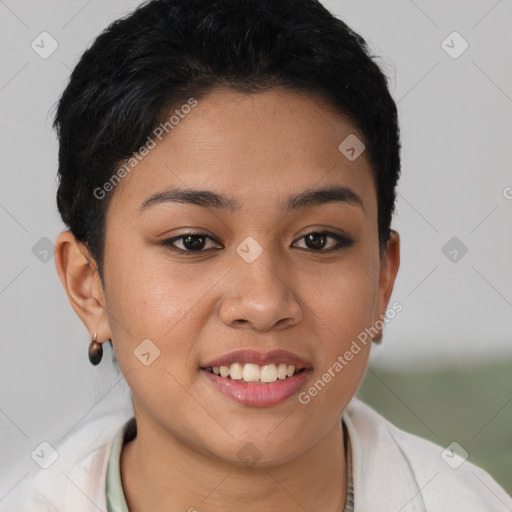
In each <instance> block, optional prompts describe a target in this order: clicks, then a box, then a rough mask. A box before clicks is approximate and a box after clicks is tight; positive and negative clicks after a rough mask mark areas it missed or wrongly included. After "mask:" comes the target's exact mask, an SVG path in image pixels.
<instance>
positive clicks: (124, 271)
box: [56, 89, 399, 512]
mask: <svg viewBox="0 0 512 512" xmlns="http://www.w3.org/2000/svg"><path fill="white" fill-rule="evenodd" d="M350 134H356V135H358V132H357V130H356V129H355V128H354V126H353V125H352V124H351V123H350V122H349V121H348V120H347V119H346V118H345V117H343V116H341V115H340V114H339V113H337V112H335V111H333V110H332V109H331V108H329V107H328V105H326V104H324V103H323V102H322V101H320V100H319V99H318V98H313V97H311V96H305V95H302V94H298V93H294V92H287V91H283V90H279V89H273V90H272V91H267V92H264V93H258V94H251V95H247V94H242V93H238V92H234V91H232V90H223V89H216V90H214V91H213V92H211V93H209V94H208V95H207V96H206V97H204V98H202V99H200V100H199V101H198V105H197V106H196V107H195V108H194V109H193V110H192V111H191V113H190V114H188V115H187V116H186V118H185V119H183V120H182V121H181V122H180V123H179V124H178V125H177V126H176V127H175V128H174V129H173V130H172V132H171V133H170V134H169V135H168V136H167V137H165V138H164V139H163V140H162V141H161V142H160V143H158V145H157V146H156V147H155V148H154V149H153V150H152V151H150V153H149V154H148V155H147V156H146V157H145V158H144V159H143V160H142V162H141V163H140V164H139V165H138V166H137V167H136V168H135V169H134V170H133V171H132V172H131V173H130V174H129V175H127V176H126V178H124V179H123V180H122V182H121V183H120V184H119V185H118V186H117V187H116V189H115V191H114V192H113V193H114V196H113V198H112V202H111V204H110V206H109V209H108V212H107V219H106V244H105V253H104V254H105V256H104V277H105V281H104V288H103V286H102V283H101V281H100V279H99V276H98V272H97V268H96V266H95V262H94V260H92V259H91V257H90V256H89V255H88V253H87V250H86V249H85V247H84V246H82V245H81V244H78V243H76V241H75V239H74V237H73V236H72V235H71V234H70V233H69V232H64V233H62V234H61V235H60V236H59V237H58V240H57V243H56V263H57V268H58V272H59V275H60V278H61V280H62V283H63V285H64V288H65V289H66V292H67V294H68V297H69V300H70V302H71V304H72V305H73V307H74V309H75V311H76V312H77V314H78V315H79V316H80V318H81V319H82V321H83V322H84V324H85V325H86V326H87V328H88V330H89V332H90V333H91V336H94V333H95V332H96V331H98V335H97V339H98V341H99V342H104V341H106V340H108V339H112V342H113V345H114V349H115V352H116V356H117V359H118V362H119V365H120V368H121V370H122V372H123V374H124V376H125V378H126V381H127V383H128V385H129V386H130V388H131V391H132V399H133V406H134V412H135V417H136V421H137V426H138V434H137V437H136V439H135V440H133V441H132V442H130V443H128V444H127V445H126V446H125V448H124V450H123V453H122V457H121V473H122V480H123V487H124V492H125V495H126V498H127V502H128V505H129V508H130V511H135V512H138V511H143V510H156V511H159V510H162V511H163V510H165V511H167V512H168V511H174V510H176V511H178V510H180V511H183V510H189V509H191V508H195V509H197V510H198V511H199V512H202V511H203V510H209V511H214V510H224V511H231V510H233V511H234V510H240V509H241V508H242V509H243V510H247V511H253V510H254V511H256V510H258V511H260V510H276V511H277V510H290V511H295V510H297V511H299V510H326V511H337V510H343V505H344V502H345V495H346V458H345V450H344V447H343V435H342V429H341V422H340V417H341V414H342V412H343V410H344V408H345V406H346V405H347V403H348V402H349V401H350V399H351V398H352V397H353V395H354V394H355V392H356V390H357V388H358V386H359V385H360V383H361V381H362V378H363V376H364V373H365V370H366V366H367V361H368V356H369V351H370V345H371V343H368V345H367V346H366V347H362V350H361V352H359V353H358V354H357V355H356V356H354V358H353V359H352V360H351V361H350V362H349V364H347V365H346V366H345V367H344V368H343V371H341V372H340V373H339V374H337V375H336V377H335V378H333V379H332V380H331V382H330V383H328V385H327V386H326V387H325V388H324V389H322V391H320V392H319V393H318V394H317V396H315V397H314V398H312V399H311V401H310V402H309V403H308V404H307V405H303V404H301V403H300V402H299V401H298V399H297V395H294V396H292V397H291V398H289V399H287V400H286V401H284V402H282V403H280V404H278V405H275V406H270V407H248V406H243V405H241V404H239V403H236V402H234V401H232V400H230V399H229V398H227V397H225V396H224V395H222V394H220V393H219V392H218V391H217V390H216V389H215V388H214V387H213V386H212V385H211V384H210V383H209V382H208V381H207V379H205V378H204V375H203V374H202V372H201V371H200V369H199V367H200V366H201V364H204V363H206V362H208V361H209V360H212V359H214V358H217V357H219V356H221V355H223V354H225V353H227V352H230V351H232V350H235V349H239V348H254V349H256V350H259V351H261V352H265V351H268V350H271V349H274V348H282V349H286V350H289V351H291V352H294V353H295V354H297V355H299V356H301V357H302V358H304V359H306V360H307V361H309V362H310V363H311V365H312V366H313V371H312V373H311V374H310V375H309V377H308V380H307V381H306V383H305V386H304V387H303V388H302V389H301V391H302V390H305V389H307V388H308V387H309V386H311V385H312V383H314V382H315V381H316V380H317V379H318V378H320V377H321V375H322V374H323V373H324V372H325V371H326V370H327V369H328V368H329V367H332V365H333V363H334V362H335V361H336V359H337V357H338V355H342V354H344V353H345V351H346V350H348V349H349V347H350V345H351V343H352V341H353V340H354V339H356V338H357V335H358V334H359V333H361V332H362V331H364V329H365V328H367V327H370V326H372V325H374V324H375V322H376V321H377V320H379V319H380V318H381V315H383V314H384V313H385V311H386V308H387V305H388V301H389V297H390V295H391V291H392V289H393V284H394V280H395V276H396V273H397V271H398V266H399V237H398V234H397V233H396V232H392V236H391V238H390V240H389V242H388V244H387V247H386V248H385V249H384V251H383V252H382V254H379V245H378V231H377V196H376V188H375V183H374V178H373V173H372V169H371V167H370V164H369V162H368V160H367V158H366V155H365V153H363V154H362V155H361V156H360V157H358V158H357V159H356V160H354V161H349V160H348V159H347V158H346V157H345V156H344V155H343V154H342V153H341V152H340V151H339V150H338V146H339V144H340V143H341V142H342V141H343V140H344V139H345V138H346V137H347V136H348V135H350ZM359 138H360V139H362V137H361V136H359ZM331 185H339V186H343V187H349V188H350V189H351V190H352V191H354V192H355V193H356V194H358V195H359V196H360V198H361V200H362V203H363V207H361V206H359V205H357V204H352V203H349V202H330V203H326V204H321V205H315V206H310V207H307V208H301V209H297V210H291V211H289V212H285V213H283V211H282V210H281V207H280V204H281V203H280V202H281V200H282V199H283V198H286V197H288V196H289V195H291V194H295V193H299V192H302V191H304V190H305V189H311V188H323V187H327V186H331ZM170 187H183V188H185V187H186V188H192V189H209V190H213V191H215V192H217V193H219V194H224V195H228V196H230V197H233V198H235V199H236V200H237V201H239V203H240V205H241V208H240V210H239V211H238V212H236V213H235V212H230V211H229V210H226V209H221V208H213V207H211V208H204V207H201V206H197V205H190V204H180V203H172V202H167V203H159V204H153V205H152V206H149V207H147V208H146V209H144V210H143V211H141V209H140V207H141V205H142V203H144V201H145V200H147V199H148V198H149V197H150V196H152V195H153V194H155V193H158V192H160V191H163V190H165V189H168V188H170ZM190 228H193V231H200V232H203V233H206V234H207V235H208V236H211V237H212V238H213V239H214V240H213V241H212V240H208V241H207V244H206V245H205V246H204V249H203V252H193V253H191V254H189V255H188V256H187V255H181V254H178V253H176V252H173V251H172V250H171V249H170V248H169V246H163V245H161V242H162V240H165V239H169V238H171V237H174V236H178V235H183V234H185V233H187V232H189V231H191V229H190ZM322 230H324V231H325V230H329V231H332V232H335V233H340V234H341V233H345V234H346V235H347V236H350V237H351V238H352V239H353V240H354V242H353V244H352V245H351V246H348V247H344V248H341V249H339V250H330V251H329V249H330V248H331V247H333V246H334V245H335V243H336V241H335V240H334V239H331V238H327V239H326V242H325V247H324V248H322V245H320V248H317V249H316V252H315V249H314V248H313V249H311V248H310V247H311V246H309V247H308V245H307V244H306V239H305V238H303V237H304V236H305V235H306V234H308V233H311V232H314V231H317V232H321V231H322ZM248 236H251V237H253V238H254V239H255V240H256V241H257V242H258V243H259V244H260V246H261V247H262V248H263V252H262V253H261V255H260V256H259V257H258V258H257V259H256V260H255V261H254V262H252V263H250V264H249V263H247V262H246V261H245V260H244V259H242V258H241V257H240V256H239V255H238V254H237V252H236V247H237V246H238V245H239V244H240V243H241V242H242V241H243V240H244V239H245V238H246V237H248ZM196 241H197V240H196ZM175 246H176V247H177V248H181V249H184V248H185V247H184V245H183V239H181V240H178V241H176V242H175ZM189 247H190V246H189ZM316 247H318V246H316ZM210 249H211V250H210ZM322 251H323V252H322ZM377 337H378V336H377ZM147 338H149V339H150V340H152V342H153V343H154V344H155V345H156V346H157V347H158V348H159V349H160V351H161V353H160V356H159V357H158V358H157V359H156V360H155V361H154V362H153V363H152V364H150V365H149V366H145V365H143V364H141V362H140V361H139V359H138V358H136V357H135V356H134V350H135V349H136V348H137V346H138V345H139V344H140V343H141V342H142V340H144V339H147ZM249 442H250V443H252V444H253V445H254V446H255V447H257V449H258V451H259V453H260V454H261V459H260V460H259V461H258V463H257V464H256V465H255V466H254V467H247V466H245V465H244V464H243V463H242V461H241V460H240V459H239V458H238V456H237V453H238V451H239V450H240V449H241V448H242V447H244V446H245V445H246V444H247V443H249Z"/></svg>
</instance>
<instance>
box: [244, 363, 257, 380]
mask: <svg viewBox="0 0 512 512" xmlns="http://www.w3.org/2000/svg"><path fill="white" fill-rule="evenodd" d="M242 379H244V380H245V382H258V381H259V380H260V367H259V366H258V365H257V364H252V363H247V364H246V365H245V366H244V369H243V370H242Z"/></svg>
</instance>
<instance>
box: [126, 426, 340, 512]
mask: <svg viewBox="0 0 512 512" xmlns="http://www.w3.org/2000/svg"><path fill="white" fill-rule="evenodd" d="M148 427H149V426H148V425H146V424H145V423H144V422H142V423H141V424H139V420H137V437H136V438H135V439H134V440H132V441H131V442H129V443H128V444H126V445H125V446H124V448H123V451H122V454H121V462H120V465H121V476H122V481H123V490H124V494H125V497H126V501H127V504H128V507H129V509H130V512H142V511H145V510H153V511H155V512H159V511H164V510H165V511H166V512H174V511H180V512H183V511H190V512H194V510H196V511H197V512H202V511H205V510H223V511H225V512H231V511H239V510H240V509H243V510H244V511H247V512H253V511H254V512H256V511H258V512H259V511H261V510H262V509H264V510H269V511H273V510H275V511H277V510H279V511H281V510H283V509H284V510H290V511H295V510H297V511H304V510H325V511H326V512H327V511H329V512H338V511H342V510H343V508H344V504H345V497H346V458H345V449H344V440H343V429H342V427H341V421H336V422H335V423H334V425H333V426H332V427H331V428H330V430H329V431H328V432H327V433H326V434H325V435H324V436H323V437H322V438H321V439H319V440H318V442H317V443H316V444H315V445H313V446H311V447H310V448H309V449H308V450H306V451H305V452H304V453H303V454H301V455H300V456H299V457H297V458H296V459H294V460H292V461H290V462H288V463H286V464H282V465H279V466H274V467H268V468H257V466H256V467H252V468H247V467H239V466H235V465H233V464H231V463H228V462H225V461H222V460H218V459H214V458H212V457H207V456H205V455H203V454H200V453H198V452H197V451H195V450H193V449H191V448H190V447H187V446H185V445H183V444H181V443H179V442H177V441H176V440H175V439H174V438H172V437H171V436H170V435H169V434H164V433H162V432H157V431H155V430H152V429H151V428H148Z"/></svg>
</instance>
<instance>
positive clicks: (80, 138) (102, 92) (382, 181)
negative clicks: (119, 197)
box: [54, 0, 400, 279]
mask: <svg viewBox="0 0 512 512" xmlns="http://www.w3.org/2000/svg"><path fill="white" fill-rule="evenodd" d="M219 86H220V87H229V88H231V89H233V90H235V91H240V92H245V93H257V92H261V91H266V90H270V89H272V88H274V87H280V88H285V89H288V90H292V91H296V92H299V93H306V94H311V95H315V96H317V97H321V98H323V99H325V100H327V102H328V103H329V104H330V105H332V106H333V107H334V108H335V109H336V111H337V112H339V113H340V114H342V115H344V116H346V117H347V118H348V119H349V120H350V122H351V123H352V124H353V125H354V126H355V127H356V128H357V129H358V131H359V132H360V133H361V134H362V136H363V138H364V140H363V142H364V144H365V146H366V154H367V156H368V158H369V161H370V164H371V166H372V170H373V173H374V179H375V183H376V189H377V201H378V233H379V246H380V248H381V249H382V248H383V247H385V245H386V243H387V240H388V239H389V235H390V225H391V218H392V214H393V211H394V205H395V187H396V183H397V181H398V177H399V174H400V141H399V128H398V119H397V109H396V105H395V102H394V101H393V99H392V97H391V95H390V93H389V90H388V86H387V80H386V77H385V75H384V74H383V72H382V71H381V69H380V68H379V66H378V65H377V64H376V62H375V57H374V56H372V55H371V54H370V52H369V50H368V47H367V44H366V41H365V40H364V39H363V38H362V37H361V36H360V35H358V34H356V33H355V32H354V31H353V30H351V29H350V28H349V27H348V26H347V25H346V24H345V23H344V22H343V21H341V20H340V19H338V18H336V17H334V16H333V15H332V14H331V13H329V11H328V10H327V9H325V7H323V6H322V5H321V4H320V3H319V2H318V1H317V0H152V1H149V2H146V3H144V4H142V5H141V6H139V7H138V8H137V9H136V10H135V11H134V12H133V13H131V14H130V15H128V16H127V17H125V18H122V19H119V20H117V21H115V22H114V23H112V24H111V25H110V26H109V27H108V28H107V29H105V30H104V31H103V32H102V33H101V34H100V35H99V36H98V37H97V39H96V40H95V41H94V43H93V44H92V46H91V47H90V48H89V49H87V50H86V51H85V52H84V54H83V55H82V57H81V58H80V60H79V62H78V64H77V65H76V67H75V68H74V70H73V72H72V74H71V77H70V80H69V83H68V85H67V87H66V89H65V90H64V92H63V94H62V96H61V98H60V101H59V103H58V108H57V111H56V115H55V120H54V127H55V129H56V131H57V134H58V137H59V171H58V176H59V180H60V183H59V189H58V192H57V205H58V208H59V212H60V214H61V217H62V219H63V221H64V223H65V224H66V225H67V227H68V228H69V229H70V231H71V232H72V233H73V235H74V236H75V237H76V239H77V240H78V241H80V242H82V243H84V244H85V245H86V247H87V248H88V249H89V251H90V253H91V255H92V257H93V258H94V259H95V260H96V262H97V264H98V267H99V274H100V276H101V277H102V279H103V274H102V264H103V247H104V236H105V218H106V210H107V207H108V204H109V198H110V197H111V196H112V193H109V194H107V196H106V197H105V198H104V199H98V198H97V194H95V193H94V190H97V189H98V187H102V185H103V184H105V183H106V182H107V181H108V180H109V179H110V178H111V177H112V175H113V173H114V172H115V170H116V167H117V166H119V165H120V164H121V163H122V162H124V161H125V160H127V159H129V158H130V157H132V155H133V154H134V153H136V152H137V150H138V149H139V148H141V147H142V146H143V145H144V143H145V142H147V140H148V137H149V136H150V134H151V133H152V132H153V131H154V130H155V128H156V127H158V126H159V125H160V124H161V123H162V122H163V120H164V119H165V118H166V117H168V115H169V111H170V110H171V109H172V108H174V107H175V106H177V105H180V104H183V103H186V102H187V99H189V98H191V97H194V98H195V99H199V98H200V97H201V96H204V95H205V94H207V93H208V92H210V91H211V90H213V89H214V88H215V87H219ZM340 142H341V141H340Z"/></svg>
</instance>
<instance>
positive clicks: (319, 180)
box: [112, 89, 376, 209]
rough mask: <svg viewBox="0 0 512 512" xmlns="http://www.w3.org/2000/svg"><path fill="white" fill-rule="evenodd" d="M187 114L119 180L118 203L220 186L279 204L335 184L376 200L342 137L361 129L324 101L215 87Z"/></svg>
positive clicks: (246, 200) (252, 201) (363, 162)
mask: <svg viewBox="0 0 512 512" xmlns="http://www.w3.org/2000/svg"><path fill="white" fill-rule="evenodd" d="M176 109H178V110H179V106H175V107H174V109H173V111H172V112H170V115H172V113H173V112H175V111H176ZM186 111H187V112H188V113H187V114H186V115H183V113H182V115H181V116H180V117H179V118H178V117H177V116H175V118H174V119H175V123H174V124H173V128H172V130H170V131H169V133H168V134H167V135H165V137H163V138H162V140H158V139H155V143H156V144H155V145H154V147H153V148H152V149H150V150H149V152H148V153H147V154H146V156H144V157H143V158H142V159H141V160H140V162H139V163H138V164H137V166H136V167H135V168H134V169H133V171H131V172H130V173H128V175H127V176H126V177H125V178H124V179H123V180H122V181H121V182H120V184H119V185H118V186H117V188H116V190H115V194H114V197H113V201H112V203H113V204H114V203H118V204H120V203H122V204H123V205H130V204H132V205H133V206H134V207H135V206H136V207H139V206H140V204H142V203H143V202H144V200H146V199H147V197H149V196H151V195H153V194H155V193H158V192H159V191H161V190H164V189H166V188H169V187H179V188H182V189H183V188H185V189H186V188H190V189H203V190H206V189H208V190H215V191H216V192H218V193H219V194H223V195H229V196H230V197H233V196H235V197H236V198H237V199H238V202H239V203H240V204H241V206H242V208H245V207H247V208H249V207H251V205H252V206H254V207H256V206H258V205H259V206H261V205H262V203H265V204H268V202H269V201H273V200H275V201H276V202H277V201H279V204H280V205H281V204H282V200H283V198H284V197H287V196H288V195H289V194H290V192H299V191H301V190H303V189H306V188H308V189H311V188H317V187H318V188H320V187H325V186H328V185H332V184H338V185H342V186H346V187H350V188H351V189H356V190H357V193H358V194H359V195H361V196H363V197H364V198H365V200H364V202H365V204H367V203H372V202H373V201H375V202H376V196H375V187H374V180H373V174H372V170H371V167H370V165H369V163H368V160H367V158H366V155H365V153H364V152H363V153H362V154H361V155H360V156H359V157H357V158H356V159H349V158H347V156H346V154H345V153H343V149H344V141H346V140H347V138H348V140H349V141H353V140H355V141H356V142H357V141H358V140H362V136H361V134H360V133H359V132H358V131H357V130H356V128H355V127H354V126H353V124H352V123H350V122H349V121H348V120H347V119H346V118H345V117H344V116H342V115H341V114H340V113H338V112H336V111H334V109H333V108H332V107H330V106H329V105H328V104H326V103H325V102H323V101H322V100H321V99H319V98H316V97H313V96H310V95H306V94H299V93H296V92H290V91H285V90H280V89H273V90H270V91H266V92H261V93H255V94H246V93H239V92H235V91H233V90H229V89H217V90H214V91H213V92H211V93H209V94H208V95H206V96H204V97H202V98H200V99H198V100H197V105H196V106H195V107H194V108H193V109H186ZM176 120H178V122H176ZM354 137H356V139H354ZM340 145H341V149H342V150H340ZM345 145H346V144H345ZM356 149H357V150H360V147H358V148H356ZM349 156H350V154H349ZM121 200H122V201H121ZM369 206H370V209H371V204H370V205H369ZM375 208H376V204H375Z"/></svg>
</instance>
